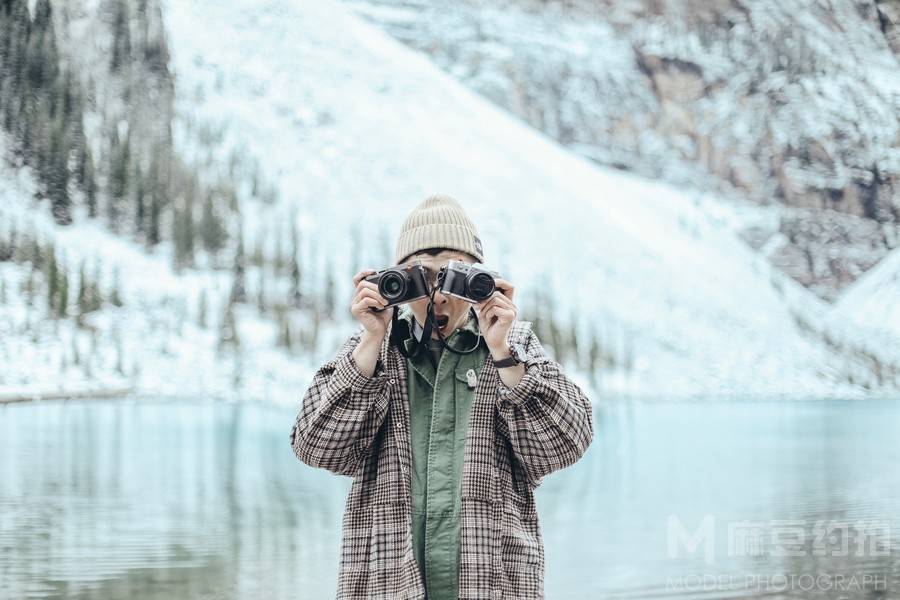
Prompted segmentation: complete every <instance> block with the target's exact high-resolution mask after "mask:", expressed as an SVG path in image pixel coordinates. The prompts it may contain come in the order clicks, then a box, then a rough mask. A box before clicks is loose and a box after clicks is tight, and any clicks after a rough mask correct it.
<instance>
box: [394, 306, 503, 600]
mask: <svg viewBox="0 0 900 600" xmlns="http://www.w3.org/2000/svg"><path fill="white" fill-rule="evenodd" d="M398 317H399V318H402V319H406V320H407V321H408V322H409V325H410V327H409V330H410V331H412V330H413V318H414V317H413V315H412V311H409V310H407V311H405V312H403V311H401V313H400V314H399V315H398ZM477 340H478V320H477V318H476V317H475V316H474V315H472V314H470V318H469V320H468V321H467V322H466V324H465V326H463V327H461V328H460V329H458V330H456V331H454V332H452V333H451V335H450V336H449V337H448V338H447V343H449V344H451V345H452V346H453V347H454V348H458V349H469V348H472V347H473V346H474V345H475V343H476V341H477ZM407 347H409V345H407ZM431 352H435V353H434V354H432V353H431ZM487 355H488V350H487V345H486V344H485V343H484V340H483V339H482V340H481V341H480V343H479V344H478V347H477V349H476V350H475V351H474V352H472V353H471V354H464V355H459V354H454V353H453V352H450V351H447V350H442V349H437V350H436V351H429V350H425V351H423V352H422V354H420V355H419V356H417V357H415V358H409V359H407V369H408V373H409V374H410V376H409V379H408V392H409V407H410V442H411V444H410V446H411V450H412V472H411V479H410V484H411V496H412V498H411V499H412V534H413V535H412V542H413V553H414V554H415V557H416V562H417V563H418V565H419V570H420V571H421V573H422V579H423V580H424V582H425V588H426V590H427V594H428V599H429V600H445V599H446V600H456V598H457V595H458V593H459V552H460V540H459V526H460V510H461V487H462V472H463V450H464V448H465V443H466V434H467V431H468V424H469V414H470V412H471V407H472V401H473V398H474V395H475V392H474V389H475V381H476V379H475V378H476V374H477V373H479V372H481V368H482V366H483V365H484V361H485V359H486V357H487ZM435 367H436V368H435Z"/></svg>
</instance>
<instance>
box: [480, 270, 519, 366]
mask: <svg viewBox="0 0 900 600" xmlns="http://www.w3.org/2000/svg"><path fill="white" fill-rule="evenodd" d="M495 283H496V285H497V289H496V290H494V293H493V294H492V295H491V296H490V297H489V298H487V299H486V300H482V301H481V302H477V303H475V313H476V314H477V315H478V327H479V329H480V330H481V336H482V337H483V338H484V341H485V342H487V345H488V349H490V351H491V354H492V355H493V356H494V357H495V358H498V359H500V358H505V357H506V356H509V344H508V343H507V342H506V336H507V334H508V333H509V328H510V327H511V326H512V323H513V321H514V320H515V319H516V316H517V315H518V314H519V309H518V308H516V305H515V304H513V301H512V298H513V292H514V291H515V288H514V287H513V285H512V284H511V283H510V282H508V281H506V280H505V279H501V278H499V277H497V278H496V279H495Z"/></svg>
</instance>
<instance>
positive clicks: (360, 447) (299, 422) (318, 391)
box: [290, 330, 388, 477]
mask: <svg viewBox="0 0 900 600" xmlns="http://www.w3.org/2000/svg"><path fill="white" fill-rule="evenodd" d="M361 336H362V330H359V331H357V332H356V333H354V334H353V335H352V336H351V337H350V338H349V339H348V340H347V341H346V342H345V343H344V345H343V346H342V347H341V349H340V350H339V351H338V353H337V355H336V356H335V357H334V358H333V359H332V360H330V361H328V362H327V363H325V364H324V365H322V366H321V367H319V369H318V371H316V373H315V375H314V376H313V380H312V383H311V384H310V386H309V388H307V390H306V393H305V394H304V397H303V403H302V405H301V407H300V412H299V413H298V414H297V419H296V422H295V424H294V426H293V428H292V429H291V435H290V437H291V447H292V448H293V450H294V454H295V455H296V456H297V458H299V459H300V460H301V461H302V462H304V463H306V464H307V465H309V466H311V467H317V468H322V469H327V470H329V471H331V472H332V473H335V474H337V475H348V476H350V477H352V476H354V475H355V474H356V473H357V471H358V469H359V467H360V465H361V464H362V460H363V458H364V457H365V456H366V455H367V454H368V453H369V451H370V450H371V446H372V442H373V440H374V439H375V435H376V434H377V433H378V429H379V428H380V427H381V424H382V422H383V421H384V418H385V415H386V414H387V412H388V393H387V392H388V388H387V383H386V382H387V378H388V376H387V375H386V374H385V373H381V374H379V373H378V372H377V369H376V374H375V375H373V376H372V377H366V376H365V375H364V374H363V373H362V372H361V371H360V370H359V367H358V366H357V364H356V361H355V360H354V359H353V355H352V352H353V349H354V348H356V346H357V344H359V341H360V339H361Z"/></svg>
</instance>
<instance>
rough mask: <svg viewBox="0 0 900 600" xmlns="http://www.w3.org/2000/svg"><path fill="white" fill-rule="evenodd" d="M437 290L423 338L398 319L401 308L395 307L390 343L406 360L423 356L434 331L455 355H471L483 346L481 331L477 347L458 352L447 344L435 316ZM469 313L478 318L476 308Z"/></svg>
mask: <svg viewBox="0 0 900 600" xmlns="http://www.w3.org/2000/svg"><path fill="white" fill-rule="evenodd" d="M435 290H436V288H435V289H433V290H432V292H431V296H430V298H429V299H430V302H429V303H428V311H427V314H426V316H425V325H424V327H423V328H422V336H421V337H417V336H416V335H415V332H414V331H412V330H411V329H410V326H409V323H408V322H407V321H406V320H400V319H399V318H397V313H398V312H399V311H400V308H399V307H398V306H394V307H393V308H394V312H393V314H392V315H391V335H390V343H392V344H393V345H394V346H396V347H397V350H398V351H399V352H400V354H401V355H402V356H404V357H405V358H415V357H418V356H419V355H420V354H422V352H423V350H424V349H425V348H426V347H427V346H428V344H429V342H430V341H431V332H432V331H436V332H437V335H438V339H439V340H440V342H441V345H442V346H443V347H444V348H446V349H447V350H448V351H450V352H452V353H453V354H471V353H473V352H475V351H476V350H477V349H478V346H479V344H481V331H479V332H478V338H477V339H476V340H475V345H474V346H473V347H472V348H469V349H468V350H457V349H456V348H454V347H453V346H451V345H450V344H448V343H447V339H446V338H445V337H444V336H443V335H442V334H441V330H440V327H438V326H437V318H436V317H435V314H434V292H435ZM469 312H470V313H471V318H475V319H477V318H478V315H477V314H476V313H475V308H474V307H470V308H469ZM406 340H411V345H412V350H407V349H406Z"/></svg>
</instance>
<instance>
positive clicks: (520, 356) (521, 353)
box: [513, 344, 528, 363]
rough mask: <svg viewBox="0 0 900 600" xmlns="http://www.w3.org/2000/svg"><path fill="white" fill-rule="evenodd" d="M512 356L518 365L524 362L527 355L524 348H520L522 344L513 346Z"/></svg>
mask: <svg viewBox="0 0 900 600" xmlns="http://www.w3.org/2000/svg"><path fill="white" fill-rule="evenodd" d="M513 355H514V356H515V357H516V360H517V361H519V362H520V363H523V362H525V359H526V358H528V355H527V354H526V353H525V348H523V347H522V344H515V345H513Z"/></svg>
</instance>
